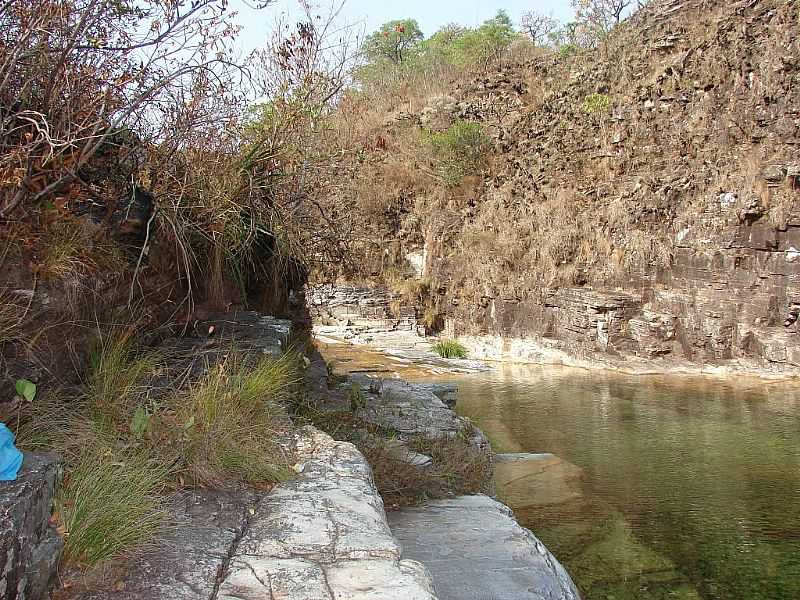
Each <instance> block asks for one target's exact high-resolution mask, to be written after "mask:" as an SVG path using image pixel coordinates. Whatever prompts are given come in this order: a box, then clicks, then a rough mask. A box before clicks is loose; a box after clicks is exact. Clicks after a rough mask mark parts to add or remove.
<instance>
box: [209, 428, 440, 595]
mask: <svg viewBox="0 0 800 600" xmlns="http://www.w3.org/2000/svg"><path fill="white" fill-rule="evenodd" d="M297 451H298V456H299V459H298V463H297V465H296V470H297V471H299V472H300V474H301V475H300V476H299V477H298V478H297V479H294V480H292V481H288V482H285V483H283V484H281V485H279V486H278V487H277V488H275V489H274V490H273V491H272V492H271V493H270V494H269V495H268V496H267V497H266V498H265V499H264V500H263V501H262V502H261V504H260V505H259V507H258V509H257V511H256V513H255V515H254V516H253V518H252V520H251V522H250V526H249V527H248V529H247V531H246V533H245V535H244V536H243V537H242V540H241V543H240V544H239V545H238V547H237V548H236V550H235V551H234V553H233V557H232V558H233V560H232V562H231V565H230V569H229V570H228V572H227V574H226V575H225V577H224V579H223V581H222V583H221V585H220V587H219V592H218V596H217V598H218V599H219V600H234V599H235V600H278V599H281V600H379V599H380V600H435V596H434V595H433V592H432V587H431V582H430V577H429V575H428V574H427V572H426V571H425V569H424V567H422V566H421V565H419V564H417V563H415V562H412V561H407V560H401V558H400V547H399V546H398V544H397V541H396V540H395V539H394V537H393V536H392V533H391V531H390V529H389V526H388V524H387V522H386V517H385V513H384V511H383V501H382V500H381V497H380V495H379V494H378V492H377V490H376V489H375V485H374V483H373V481H372V472H371V470H370V468H369V465H368V464H367V462H366V460H365V459H364V457H363V456H362V455H361V454H360V453H359V452H358V450H356V448H355V446H353V445H352V444H349V443H346V442H337V441H335V440H333V439H332V438H331V437H330V436H328V435H326V434H324V433H321V432H319V431H317V430H315V429H313V428H306V429H305V430H303V432H302V435H301V437H300V439H299V440H298V443H297Z"/></svg>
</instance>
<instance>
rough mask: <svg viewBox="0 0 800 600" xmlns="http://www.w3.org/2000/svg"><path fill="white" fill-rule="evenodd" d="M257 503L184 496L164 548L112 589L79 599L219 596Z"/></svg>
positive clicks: (241, 495) (215, 495)
mask: <svg viewBox="0 0 800 600" xmlns="http://www.w3.org/2000/svg"><path fill="white" fill-rule="evenodd" d="M257 503H258V497H257V496H256V495H255V494H253V493H252V492H246V491H243V492H224V491H212V490H209V491H202V492H182V493H181V494H179V495H178V496H177V497H176V499H175V502H174V508H173V510H174V520H175V523H174V527H172V528H171V530H170V533H169V534H168V535H167V536H166V539H165V540H164V541H163V542H162V543H161V544H160V546H159V547H158V548H156V549H154V550H151V551H148V552H147V553H145V554H143V555H142V556H140V557H139V558H137V559H135V560H133V561H131V562H130V563H129V564H127V565H126V571H127V574H126V575H123V576H121V577H119V578H118V579H117V581H109V582H108V583H109V585H110V587H111V588H112V589H109V590H105V591H96V592H92V593H88V594H85V595H83V596H81V600H143V599H145V598H146V599H152V600H157V599H158V600H198V599H210V598H213V597H214V594H215V593H216V586H217V585H218V582H219V579H220V577H221V576H222V574H223V573H224V572H225V570H226V569H227V567H228V562H229V560H230V554H231V553H232V551H233V547H234V546H235V544H236V541H237V540H238V539H239V538H240V537H241V536H242V535H243V534H244V529H245V528H246V526H247V522H248V520H249V518H250V515H251V513H252V512H254V511H255V507H256V505H257Z"/></svg>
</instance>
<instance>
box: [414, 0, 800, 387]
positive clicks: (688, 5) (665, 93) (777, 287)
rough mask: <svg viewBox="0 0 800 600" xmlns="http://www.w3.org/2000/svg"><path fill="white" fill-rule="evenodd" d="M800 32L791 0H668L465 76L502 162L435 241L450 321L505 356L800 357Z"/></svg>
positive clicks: (772, 370)
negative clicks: (525, 59)
mask: <svg viewBox="0 0 800 600" xmlns="http://www.w3.org/2000/svg"><path fill="white" fill-rule="evenodd" d="M798 31H800V17H798V13H797V11H796V9H794V8H792V7H791V5H790V4H787V3H785V2H778V1H775V0H757V1H755V2H752V1H750V2H744V1H736V2H731V3H716V2H709V1H706V0H670V1H667V0H661V1H654V2H652V3H650V4H649V5H648V8H646V9H643V10H642V11H640V12H639V13H637V14H636V15H635V16H634V17H633V18H632V19H630V20H629V21H628V22H626V23H625V24H624V25H623V26H621V27H620V28H619V30H618V31H617V32H616V33H615V34H614V36H613V37H612V38H610V40H609V42H608V44H607V45H605V46H603V47H601V48H599V49H598V50H597V51H595V52H591V53H585V54H584V55H581V56H580V57H578V58H565V57H564V56H557V55H545V56H543V57H541V58H539V59H536V60H534V61H532V62H531V63H529V64H527V65H524V66H521V67H515V66H509V67H505V68H504V69H503V70H502V71H501V72H499V73H496V74H493V75H489V76H486V77H484V78H482V79H479V80H477V81H475V82H473V83H471V84H469V85H467V86H462V88H461V89H459V90H458V92H457V93H456V94H455V96H456V100H457V102H456V104H455V107H456V108H455V109H453V110H454V113H453V118H462V119H463V118H467V119H470V120H475V121H478V122H482V123H485V124H486V125H487V126H491V128H490V129H489V128H488V127H487V130H490V131H492V132H496V133H494V134H493V135H494V137H495V146H496V154H497V161H496V164H495V165H493V167H492V172H491V173H490V174H489V176H488V177H487V179H486V180H485V182H484V185H483V187H482V189H480V190H479V191H478V193H477V196H476V198H473V199H471V200H470V202H469V203H468V204H467V205H465V206H458V207H456V208H457V210H458V212H459V214H460V216H461V218H462V219H463V223H464V224H463V227H462V229H461V231H459V232H458V233H457V234H456V235H455V236H451V237H450V238H449V239H446V240H444V239H430V240H426V241H427V242H428V246H429V250H430V252H429V253H428V254H429V255H430V259H429V265H428V266H429V271H430V273H431V274H432V277H433V279H434V281H435V284H436V285H435V287H436V288H437V289H439V290H440V294H441V302H440V307H443V310H444V312H445V313H446V314H447V316H448V333H449V334H450V335H460V336H470V335H472V336H476V339H475V340H473V343H472V346H473V349H474V350H475V353H476V355H477V356H480V355H483V356H488V357H493V358H503V357H505V358H511V359H525V358H526V355H527V358H528V359H530V360H545V361H555V362H570V361H572V362H576V363H579V364H591V363H602V364H603V365H620V364H624V363H626V362H632V363H633V364H635V365H639V367H641V364H642V363H643V362H645V361H649V362H651V363H652V365H651V366H652V367H653V368H654V369H656V370H664V369H669V368H671V367H670V365H681V366H684V365H685V366H686V367H687V369H689V370H731V371H747V372H754V373H759V374H794V373H796V372H797V371H796V369H797V367H798V366H800V336H798V329H797V323H796V322H797V319H798V314H800V287H798V286H800V156H798V154H797V147H798V143H800V112H798V109H797V101H798V90H800V86H798V81H800V63H799V62H798V61H797V56H798V54H797V52H798ZM498 106H502V107H504V110H503V111H500V112H498V110H497V107H498ZM497 114H502V118H499V117H497V116H496V115H497ZM443 242H444V243H443ZM498 338H503V340H505V341H503V340H500V339H498ZM522 340H525V341H524V342H522ZM659 363H660V366H658V365H659ZM639 367H637V369H639Z"/></svg>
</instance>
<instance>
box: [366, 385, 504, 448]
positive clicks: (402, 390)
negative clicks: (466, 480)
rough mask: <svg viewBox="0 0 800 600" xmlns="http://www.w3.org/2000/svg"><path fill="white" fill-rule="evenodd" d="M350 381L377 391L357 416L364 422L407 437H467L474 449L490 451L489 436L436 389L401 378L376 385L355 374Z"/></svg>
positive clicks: (369, 397) (370, 395)
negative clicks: (454, 409)
mask: <svg viewBox="0 0 800 600" xmlns="http://www.w3.org/2000/svg"><path fill="white" fill-rule="evenodd" d="M351 379H352V380H353V381H355V382H356V383H358V384H360V385H361V387H362V389H364V390H377V392H376V393H373V394H368V401H367V403H366V406H365V407H364V408H363V409H361V410H359V411H358V416H359V417H361V418H362V419H364V420H365V421H368V422H370V423H374V424H376V425H381V426H383V427H389V428H391V429H393V430H395V431H397V432H399V433H400V434H402V435H404V436H408V437H413V436H419V435H422V436H426V437H429V438H437V437H443V436H455V435H462V434H463V435H468V436H470V438H471V440H470V441H471V442H472V443H473V444H474V445H475V446H477V447H479V448H482V449H486V451H487V452H488V451H489V441H488V440H487V439H486V436H484V435H483V433H482V432H481V431H480V430H478V429H476V428H474V427H472V425H471V423H470V422H469V421H468V420H467V419H465V418H463V417H460V416H458V415H457V414H456V413H455V412H453V411H452V410H451V409H450V408H449V407H448V406H447V405H446V404H445V403H444V402H443V401H442V400H441V398H440V397H439V396H437V395H436V394H435V393H434V391H433V390H434V387H433V386H431V385H426V384H417V383H409V382H407V381H403V380H401V379H384V380H382V381H381V382H380V386H376V385H374V383H375V381H376V380H375V379H373V378H370V377H367V376H363V375H352V376H351Z"/></svg>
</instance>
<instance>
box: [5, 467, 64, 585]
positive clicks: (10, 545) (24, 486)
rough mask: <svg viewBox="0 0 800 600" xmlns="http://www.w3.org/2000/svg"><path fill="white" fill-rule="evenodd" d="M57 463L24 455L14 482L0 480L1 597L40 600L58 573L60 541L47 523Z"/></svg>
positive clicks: (48, 522)
mask: <svg viewBox="0 0 800 600" xmlns="http://www.w3.org/2000/svg"><path fill="white" fill-rule="evenodd" d="M60 478H61V463H60V461H59V460H58V459H57V458H56V457H54V456H50V455H42V454H28V453H26V454H25V457H24V460H23V463H22V469H21V470H20V473H19V475H18V477H17V479H16V481H7V482H0V563H2V567H1V568H0V598H2V599H3V600H42V599H43V598H46V597H47V593H48V588H49V586H50V583H51V581H52V580H53V578H54V577H55V575H56V571H57V567H58V561H59V558H60V556H61V549H62V548H63V545H64V544H63V540H62V539H61V537H60V536H59V535H58V534H57V533H56V532H55V531H54V530H53V528H52V527H51V526H50V516H51V514H52V510H53V496H54V495H55V491H56V486H57V485H58V482H59V480H60Z"/></svg>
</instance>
